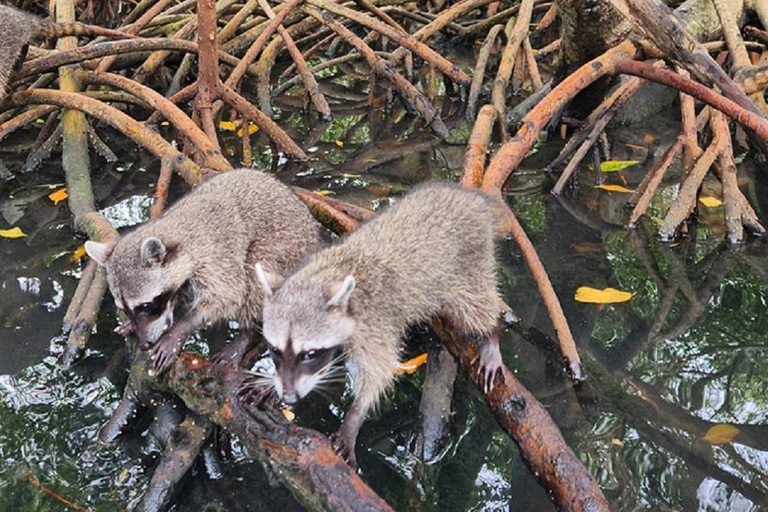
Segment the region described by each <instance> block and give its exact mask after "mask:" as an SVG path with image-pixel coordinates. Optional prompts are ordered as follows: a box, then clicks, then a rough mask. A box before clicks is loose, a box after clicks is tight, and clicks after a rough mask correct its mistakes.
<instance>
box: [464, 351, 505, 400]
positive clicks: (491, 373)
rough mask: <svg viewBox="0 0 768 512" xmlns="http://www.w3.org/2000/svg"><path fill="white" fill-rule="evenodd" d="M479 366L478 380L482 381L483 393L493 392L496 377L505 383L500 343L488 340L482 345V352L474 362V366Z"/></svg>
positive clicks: (478, 353) (479, 352)
mask: <svg viewBox="0 0 768 512" xmlns="http://www.w3.org/2000/svg"><path fill="white" fill-rule="evenodd" d="M475 363H477V364H478V367H477V374H476V375H477V378H479V379H482V383H483V393H488V392H490V391H492V390H493V387H494V383H495V382H496V377H497V376H498V377H499V378H500V379H501V381H502V382H504V362H503V361H502V360H501V351H500V350H499V344H498V342H495V343H494V342H493V340H490V339H489V340H486V341H485V342H484V343H482V344H481V345H480V350H479V351H478V352H477V355H476V356H475V358H474V359H473V360H472V364H475Z"/></svg>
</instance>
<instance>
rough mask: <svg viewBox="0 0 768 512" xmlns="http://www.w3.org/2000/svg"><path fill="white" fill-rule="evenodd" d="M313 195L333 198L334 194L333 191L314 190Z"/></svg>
mask: <svg viewBox="0 0 768 512" xmlns="http://www.w3.org/2000/svg"><path fill="white" fill-rule="evenodd" d="M315 194H317V195H320V196H335V195H336V192H334V191H333V190H315Z"/></svg>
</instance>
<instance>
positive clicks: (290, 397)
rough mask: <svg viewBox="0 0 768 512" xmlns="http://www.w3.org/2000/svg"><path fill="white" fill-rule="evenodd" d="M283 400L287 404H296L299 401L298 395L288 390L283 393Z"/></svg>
mask: <svg viewBox="0 0 768 512" xmlns="http://www.w3.org/2000/svg"><path fill="white" fill-rule="evenodd" d="M283 402H285V403H286V404H287V405H296V404H297V403H299V395H298V394H297V393H296V392H295V391H288V392H286V393H285V394H284V395H283Z"/></svg>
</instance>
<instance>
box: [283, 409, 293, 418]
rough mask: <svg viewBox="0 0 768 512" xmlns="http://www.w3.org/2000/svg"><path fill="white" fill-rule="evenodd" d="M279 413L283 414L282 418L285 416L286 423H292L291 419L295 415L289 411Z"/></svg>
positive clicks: (284, 410)
mask: <svg viewBox="0 0 768 512" xmlns="http://www.w3.org/2000/svg"><path fill="white" fill-rule="evenodd" d="M281 412H282V413H283V416H285V419H287V420H288V421H293V419H294V418H295V417H296V414H295V413H294V412H293V411H292V410H290V409H283V410H282V411H281Z"/></svg>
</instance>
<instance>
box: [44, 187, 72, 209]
mask: <svg viewBox="0 0 768 512" xmlns="http://www.w3.org/2000/svg"><path fill="white" fill-rule="evenodd" d="M68 197H69V194H67V189H66V188H60V189H59V190H57V191H56V192H53V193H51V194H48V199H50V200H51V201H53V204H54V205H56V204H59V203H60V202H62V201H63V200H65V199H66V198H68Z"/></svg>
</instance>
